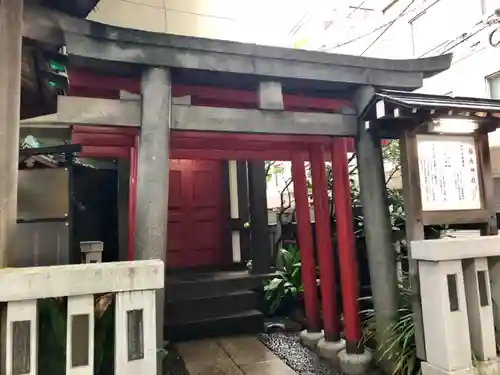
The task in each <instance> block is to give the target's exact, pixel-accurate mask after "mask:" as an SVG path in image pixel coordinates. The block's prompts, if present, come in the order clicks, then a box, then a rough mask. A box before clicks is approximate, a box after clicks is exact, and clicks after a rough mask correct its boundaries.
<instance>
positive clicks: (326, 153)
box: [68, 70, 362, 352]
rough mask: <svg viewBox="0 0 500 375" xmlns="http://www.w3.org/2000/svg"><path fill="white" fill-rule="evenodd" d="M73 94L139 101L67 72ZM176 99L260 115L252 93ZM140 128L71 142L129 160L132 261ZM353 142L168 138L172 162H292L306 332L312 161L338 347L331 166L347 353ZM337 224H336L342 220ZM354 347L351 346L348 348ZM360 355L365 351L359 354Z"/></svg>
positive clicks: (352, 340)
mask: <svg viewBox="0 0 500 375" xmlns="http://www.w3.org/2000/svg"><path fill="white" fill-rule="evenodd" d="M68 76H69V82H70V90H69V94H70V95H77V96H87V97H94V98H95V97H98V98H106V99H119V98H120V91H121V90H123V91H127V92H130V93H134V94H138V93H139V92H140V82H139V80H137V79H133V78H121V77H109V76H100V75H95V74H92V73H90V72H87V71H82V70H70V71H69V72H68ZM172 92H173V97H174V98H175V97H185V96H190V100H191V104H195V105H202V106H212V107H229V108H258V97H257V94H256V93H255V92H251V91H244V90H232V89H231V90H229V89H222V88H214V87H206V86H186V85H176V84H175V83H174V84H173V86H172ZM284 105H285V108H286V109H287V110H293V111H304V112H307V111H315V112H339V111H340V110H341V109H342V108H343V107H352V104H351V102H349V101H347V100H342V99H327V98H314V97H304V96H300V95H284ZM138 141H139V134H138V130H137V129H130V128H129V129H126V128H110V127H88V126H74V127H73V132H72V143H78V144H81V145H82V153H81V155H80V156H83V157H112V158H129V159H130V165H131V167H130V199H129V248H128V251H129V259H133V253H134V247H133V244H134V228H135V191H136V183H137V150H138ZM353 146H354V145H353V140H352V139H349V138H332V137H327V136H304V135H300V136H295V135H269V134H267V135H261V134H242V133H222V132H221V133H217V132H193V131H180V130H172V131H171V152H170V158H172V159H219V160H237V159H244V160H248V159H250V160H252V159H254V160H255V159H259V160H290V161H291V162H292V179H293V185H294V191H295V205H296V212H297V222H298V241H299V247H300V249H301V257H302V279H303V283H304V300H305V309H306V320H307V327H308V330H309V331H310V332H319V331H320V329H321V321H320V316H319V311H320V309H319V299H318V291H317V283H316V261H315V257H314V249H313V240H312V232H311V226H310V225H309V203H308V196H307V185H306V171H305V162H306V161H310V165H311V175H312V185H313V198H314V202H315V222H316V225H315V230H316V238H317V249H318V263H319V267H320V280H321V283H320V288H321V294H322V299H321V301H322V313H323V328H324V332H325V338H326V339H327V340H328V341H339V340H340V315H339V311H338V306H337V300H336V292H335V291H336V290H337V287H336V281H335V267H334V256H333V252H332V248H331V233H330V219H329V209H328V195H327V181H326V174H325V161H327V160H331V161H332V169H333V174H334V175H335V178H334V180H333V188H334V191H335V194H334V203H335V207H336V209H335V215H336V217H337V233H338V249H339V251H338V254H339V263H340V267H339V268H340V279H341V291H342V306H343V313H344V326H345V327H344V333H345V338H346V341H347V343H348V344H350V345H351V348H349V349H350V352H352V351H353V350H358V349H357V346H358V345H359V342H360V338H361V337H360V335H361V334H360V323H359V316H358V301H357V296H358V274H357V259H356V255H355V244H354V233H353V218H352V210H351V200H350V189H349V176H348V163H347V153H348V152H353V151H354V147H353ZM339 218H341V219H339ZM352 345H355V346H356V347H355V348H353V347H352ZM359 349H360V350H361V352H362V347H360V348H359Z"/></svg>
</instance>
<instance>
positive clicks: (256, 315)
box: [165, 309, 264, 342]
mask: <svg viewBox="0 0 500 375" xmlns="http://www.w3.org/2000/svg"><path fill="white" fill-rule="evenodd" d="M263 329H264V316H263V315H262V313H261V312H260V311H259V310H255V309H252V310H248V311H244V312H240V313H237V314H228V315H224V316H219V317H212V318H208V319H200V320H191V321H183V322H177V323H175V324H174V325H171V326H166V327H165V337H167V338H168V339H169V340H171V341H174V342H177V341H186V340H194V339H201V338H207V337H219V336H228V335H233V334H250V333H258V332H262V331H263Z"/></svg>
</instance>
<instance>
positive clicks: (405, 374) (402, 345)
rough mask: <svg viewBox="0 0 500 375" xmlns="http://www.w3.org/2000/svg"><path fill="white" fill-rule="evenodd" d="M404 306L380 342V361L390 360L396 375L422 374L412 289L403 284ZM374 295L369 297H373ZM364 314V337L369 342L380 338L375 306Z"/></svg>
mask: <svg viewBox="0 0 500 375" xmlns="http://www.w3.org/2000/svg"><path fill="white" fill-rule="evenodd" d="M399 292H400V293H399V295H400V301H399V304H400V307H399V309H398V315H397V317H396V320H395V321H394V322H393V323H392V324H391V325H390V326H389V327H388V328H387V332H386V335H385V336H386V340H385V341H384V342H383V343H381V344H378V345H376V348H377V350H378V356H377V359H378V361H389V362H390V363H392V364H393V365H394V368H393V375H417V374H420V360H419V359H418V358H417V349H416V344H415V325H414V323H413V311H412V309H411V300H410V290H409V289H407V288H405V287H404V286H403V283H402V284H401V285H399ZM370 298H371V297H368V299H370ZM361 314H362V318H363V341H364V343H365V344H368V345H369V344H370V343H373V342H374V341H375V340H376V328H375V327H376V325H375V312H374V310H373V309H367V310H364V311H361Z"/></svg>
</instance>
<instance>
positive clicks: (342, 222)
mask: <svg viewBox="0 0 500 375" xmlns="http://www.w3.org/2000/svg"><path fill="white" fill-rule="evenodd" d="M331 155H332V179H333V200H334V205H335V218H336V229H337V246H338V258H339V264H340V267H339V268H340V283H341V288H342V308H343V313H344V337H345V340H346V351H347V353H348V354H360V353H363V347H362V345H361V343H360V340H361V327H360V323H359V308H358V290H359V288H358V287H359V285H358V284H359V282H358V265H357V256H356V245H355V241H354V228H353V215H352V205H351V192H350V186H349V169H348V168H349V166H348V163H347V144H346V140H345V138H334V140H333V142H332V150H331Z"/></svg>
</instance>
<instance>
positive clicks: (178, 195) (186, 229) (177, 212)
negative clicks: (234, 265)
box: [167, 159, 228, 268]
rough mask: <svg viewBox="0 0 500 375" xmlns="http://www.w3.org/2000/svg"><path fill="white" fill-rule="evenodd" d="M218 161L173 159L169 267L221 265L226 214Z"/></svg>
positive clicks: (170, 191) (171, 170)
mask: <svg viewBox="0 0 500 375" xmlns="http://www.w3.org/2000/svg"><path fill="white" fill-rule="evenodd" d="M221 167H222V165H221V162H220V161H219V160H176V159H171V160H170V188H169V206H168V224H169V226H168V242H167V243H168V250H167V266H168V267H169V268H184V267H199V266H213V265H221V264H224V263H225V262H226V261H227V259H226V258H227V257H226V254H225V253H224V246H223V245H224V241H223V230H224V227H225V225H224V220H225V219H226V216H227V213H226V212H225V210H224V208H225V206H226V205H225V204H224V199H228V197H224V189H223V181H222V170H221Z"/></svg>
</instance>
